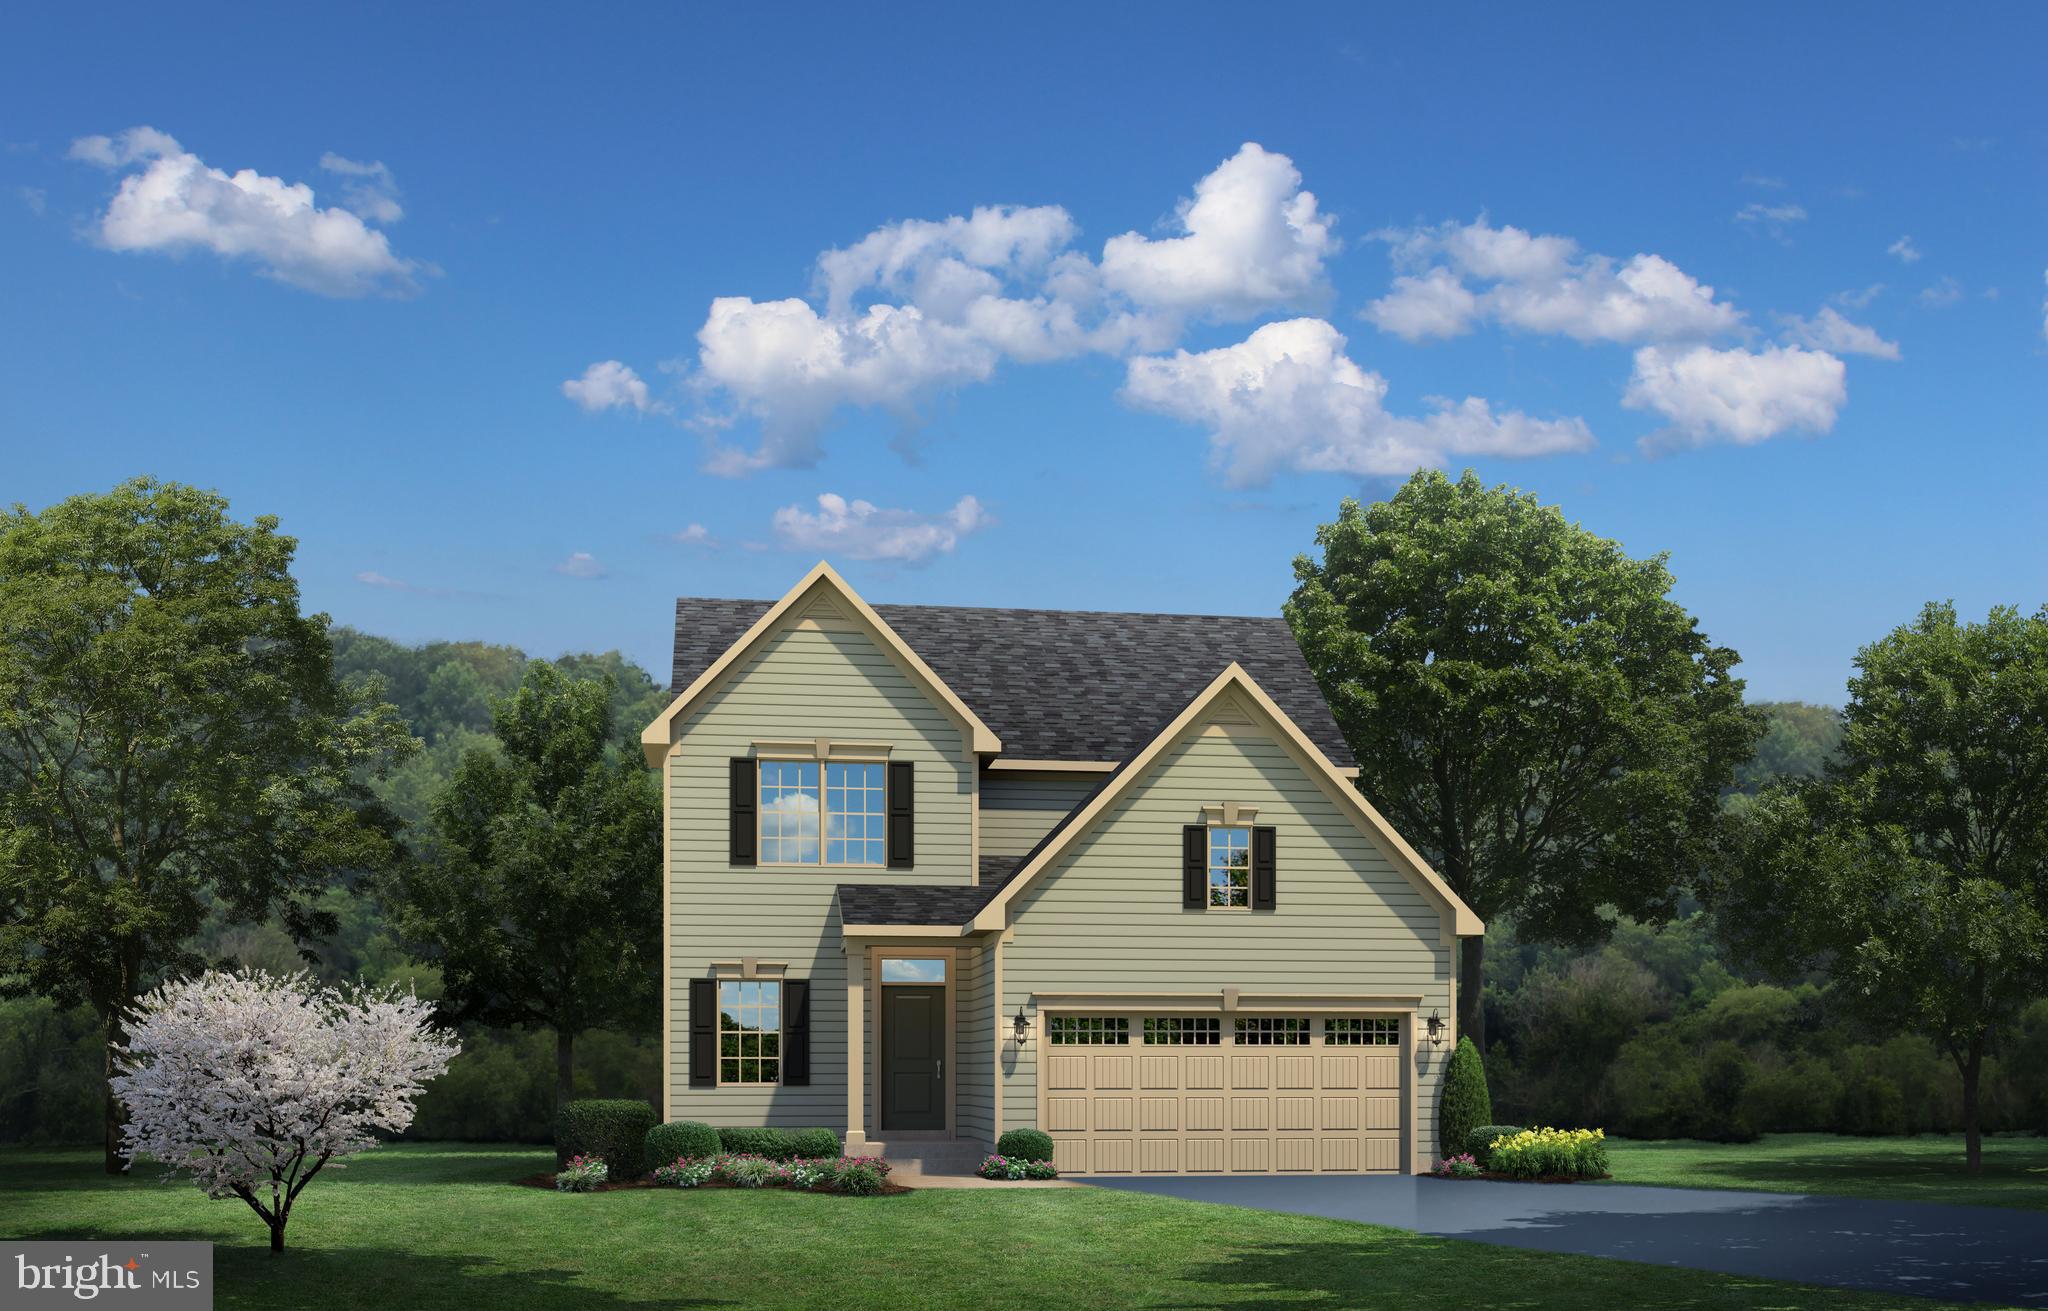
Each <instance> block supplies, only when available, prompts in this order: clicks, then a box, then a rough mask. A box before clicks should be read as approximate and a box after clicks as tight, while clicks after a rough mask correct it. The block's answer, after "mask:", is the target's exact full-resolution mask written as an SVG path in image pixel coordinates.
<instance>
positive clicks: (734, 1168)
mask: <svg viewBox="0 0 2048 1311" xmlns="http://www.w3.org/2000/svg"><path fill="white" fill-rule="evenodd" d="M717 1169H718V1177H719V1178H721V1179H723V1180H725V1181H726V1182H727V1183H729V1184H732V1185H733V1186H735V1187H738V1188H759V1187H761V1186H762V1185H763V1184H766V1183H768V1182H769V1181H770V1180H772V1179H774V1178H776V1177H777V1175H778V1173H779V1171H780V1167H779V1165H778V1163H777V1162H775V1161H771V1160H769V1159H768V1158H767V1157H765V1156H753V1155H746V1156H721V1157H719V1158H718V1162H717Z"/></svg>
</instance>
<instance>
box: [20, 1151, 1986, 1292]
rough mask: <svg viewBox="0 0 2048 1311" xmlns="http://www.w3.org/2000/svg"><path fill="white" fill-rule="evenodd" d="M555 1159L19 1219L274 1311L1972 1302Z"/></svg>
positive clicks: (1289, 1221)
mask: <svg viewBox="0 0 2048 1311" xmlns="http://www.w3.org/2000/svg"><path fill="white" fill-rule="evenodd" d="M549 1167H550V1158H549V1156H548V1154H547V1153H546V1152H545V1151H544V1150H537V1149H533V1148H492V1147H466V1146H450V1145H435V1144H418V1145H407V1146H401V1147H392V1148H385V1149H382V1150H380V1151H376V1152H372V1153H370V1154H369V1155H367V1156H365V1157H362V1158H359V1159H358V1161H357V1163H356V1164H355V1165H353V1166H351V1167H350V1168H349V1169H348V1170H347V1171H345V1172H344V1173H342V1174H340V1175H338V1176H335V1177H333V1178H332V1179H329V1178H327V1177H322V1178H321V1179H320V1180H318V1181H316V1182H315V1183H314V1184H313V1185H312V1187H311V1188H309V1189H308V1190H307V1192H306V1194H305V1196H304V1197H303V1198H301V1200H300V1202H299V1205H298V1207H297V1209H296V1210H295V1211H294V1212H293V1216H292V1227H291V1231H290V1235H289V1240H288V1241H289V1242H290V1243H291V1244H292V1249H291V1250H289V1251H287V1252H286V1253H285V1254H284V1255H283V1256H281V1257H272V1256H271V1255H270V1253H269V1252H268V1250H267V1249H266V1247H265V1242H266V1239H265V1234H264V1230H263V1227H262V1225H261V1224H260V1223H259V1222H258V1221H257V1220H256V1218H255V1217H254V1216H253V1215H251V1214H250V1213H249V1211H248V1209H247V1208H246V1207H244V1206H243V1205H242V1204H241V1203H240V1202H227V1201H224V1202H209V1201H207V1200H206V1199H205V1198H203V1197H201V1196H200V1195H199V1193H198V1191H197V1190H196V1189H194V1188H193V1187H192V1186H191V1185H190V1184H189V1183H183V1182H180V1183H175V1184H162V1183H159V1182H157V1179H156V1176H155V1172H153V1171H151V1172H147V1173H143V1174H140V1175H139V1176H137V1177H131V1178H127V1179H120V1180H108V1179H107V1178H105V1176H103V1175H101V1174H100V1173H99V1165H98V1156H97V1153H93V1152H80V1151H66V1152H47V1151H29V1150H21V1149H5V1150H0V1233H4V1234H5V1235H7V1236H9V1237H15V1238H65V1237H84V1236H95V1235H134V1236H136V1237H161V1238H197V1239H211V1240H212V1241H214V1242H216V1243H219V1244H222V1246H220V1247H219V1248H217V1249H216V1252H215V1258H214V1270H215V1272H216V1277H217V1282H218V1284H219V1297H218V1300H217V1305H219V1306H221V1307H223V1308H232V1307H250V1308H261V1309H262V1311H284V1309H286V1308H293V1307H307V1308H322V1309H328V1308H332V1309H334V1311H343V1309H345V1308H354V1307H362V1308H372V1309H374V1311H396V1309H399V1308H403V1309H405V1311H413V1309H416V1308H438V1307H447V1308H465V1309H466V1308H473V1307H480V1306H481V1307H489V1308H491V1311H517V1309H518V1308H527V1307H531V1308H548V1309H549V1311H557V1309H566V1311H586V1309H594V1308H607V1307H624V1306H670V1307H710V1306H734V1307H737V1306H747V1307H800V1306H801V1307H831V1308H834V1311H842V1309H844V1308H861V1307H877V1308H881V1307H886V1308H890V1309H891V1311H905V1309H907V1308H920V1307H934V1308H937V1307H960V1306H973V1307H1103V1308H1112V1307H1113V1308H1129V1307H1161V1308H1164V1307H1194V1308H1210V1307H1216V1308H1223V1307H1260V1308H1285V1307H1308V1308H1329V1309H1331V1311H1336V1309H1338V1308H1352V1307H1399V1308H1402V1311H1436V1309H1438V1308H1441V1309H1443V1311H1451V1309H1452V1308H1458V1309H1459V1311H1462V1309H1463V1308H1467V1307H1471V1306H1486V1307H1489V1308H1527V1309H1530V1311H1541V1309H1543V1308H1553V1307H1554V1308H1572V1309H1573V1311H1581V1309H1582V1308H1585V1307H1589V1306H1629V1307H1673V1308H1703V1309H1704V1308H1731V1309H1732V1308H1756V1309H1762V1308H1773V1309H1776V1308H1783V1309H1785V1311H1792V1309H1793V1308H1814V1307H1818V1308H1839V1309H1841V1311H1874V1309H1875V1308H1879V1307H1891V1308H1911V1309H1912V1311H1936V1308H1940V1307H1944V1306H1948V1305H1949V1304H1946V1303H1935V1302H1927V1301H1922V1300H1920V1299H1917V1298H1902V1297H1885V1296H1880V1295H1876V1294H1869V1293H1849V1292H1840V1291H1835V1290H1829V1289H1817V1288H1804V1287H1800V1286H1798V1285H1793V1284H1781V1283H1773V1282H1769V1281H1766V1280H1758V1279H1743V1278H1737V1277H1733V1276H1727V1275H1713V1274H1703V1273H1700V1272H1697V1271H1692V1270H1675V1269H1667V1268H1663V1267H1653V1266H1641V1265H1629V1264H1626V1263H1623V1262H1617V1261H1603V1260H1599V1259H1596V1258H1592V1257H1579V1256H1560V1255H1552V1254H1549V1253H1543V1252H1529V1251H1522V1250H1517V1249H1511V1248H1502V1247H1488V1246H1484V1245H1481V1244H1475V1243H1464V1242H1458V1241H1455V1240H1451V1239H1443V1238H1430V1237H1425V1236H1422V1235H1417V1234H1410V1233H1405V1232H1402V1231H1399V1230H1393V1229H1380V1228H1373V1227H1370V1226H1366V1225H1356V1224H1349V1223H1345V1222H1342V1221H1336V1220H1319V1219H1312V1218H1307V1217H1300V1216H1286V1215H1273V1214H1268V1213H1265V1212H1258V1211H1245V1210H1237V1209H1232V1208H1224V1207H1215V1206H1208V1205H1203V1204H1200V1203H1194V1202H1183V1201H1177V1200H1174V1199H1171V1198H1163V1197H1148V1196H1144V1195H1142V1194H1137V1193H1123V1192H1111V1191H1108V1190H1104V1189H1093V1188H1085V1189H1057V1190H1050V1191H1019V1192H1004V1191H1001V1190H999V1189H989V1190H979V1191H954V1192H942V1191H938V1190H930V1191H921V1192H917V1193H914V1194H910V1195H908V1196H901V1197H879V1198H844V1197H832V1196H815V1195H810V1194H804V1193H789V1192H760V1193H753V1192H737V1191H730V1190H720V1191H715V1192H712V1191H692V1192H682V1191H674V1190H659V1191H656V1190H640V1191H630V1192H616V1193H600V1194H590V1195H583V1196H573V1195H566V1194H558V1193H551V1192H542V1191H540V1190H537V1189H532V1188H517V1187H513V1186H512V1185H511V1184H510V1183H509V1182H508V1181H509V1180H512V1179H516V1178H519V1177H520V1176H522V1175H530V1174H533V1173H535V1172H536V1171H538V1170H543V1169H547V1168H549ZM1531 1186H1532V1187H1534V1186H1536V1185H1531Z"/></svg>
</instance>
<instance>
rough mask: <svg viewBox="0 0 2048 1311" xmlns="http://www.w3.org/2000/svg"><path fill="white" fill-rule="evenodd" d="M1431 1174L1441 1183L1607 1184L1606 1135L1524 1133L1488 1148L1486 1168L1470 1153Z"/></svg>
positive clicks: (1570, 1131)
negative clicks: (1588, 1181)
mask: <svg viewBox="0 0 2048 1311" xmlns="http://www.w3.org/2000/svg"><path fill="white" fill-rule="evenodd" d="M1431 1173H1433V1174H1435V1175H1436V1176H1437V1177H1438V1178H1440V1179H1509V1180H1515V1181H1517V1182H1521V1183H1573V1182H1576V1181H1578V1180H1581V1179H1605V1178H1607V1177H1608V1173H1607V1135H1606V1134H1605V1133H1603V1132H1602V1131H1600V1130H1598V1129H1522V1130H1519V1131H1517V1132H1515V1133H1512V1134H1503V1135H1501V1136H1500V1137H1498V1138H1495V1139H1494V1140H1493V1141H1492V1142H1490V1143H1488V1144H1487V1145H1486V1165H1485V1166H1484V1167H1481V1166H1480V1164H1479V1162H1478V1161H1477V1160H1476V1159H1475V1158H1474V1157H1473V1156H1472V1154H1471V1153H1470V1152H1466V1153H1462V1154H1460V1155H1458V1156H1452V1157H1447V1158H1445V1159H1444V1160H1442V1161H1439V1162H1437V1166H1436V1169H1435V1170H1433V1171H1431Z"/></svg>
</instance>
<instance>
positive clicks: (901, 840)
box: [889, 760, 917, 869]
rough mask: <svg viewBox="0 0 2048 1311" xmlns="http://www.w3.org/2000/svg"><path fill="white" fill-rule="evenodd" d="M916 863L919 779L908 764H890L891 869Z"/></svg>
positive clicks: (894, 761)
mask: <svg viewBox="0 0 2048 1311" xmlns="http://www.w3.org/2000/svg"><path fill="white" fill-rule="evenodd" d="M916 863H917V776H916V774H915V772H914V771H913V769H912V767H911V763H910V762H909V761H908V760H892V761H890V762H889V868H890V869H910V868H912V867H913V866H914V865H915V864H916Z"/></svg>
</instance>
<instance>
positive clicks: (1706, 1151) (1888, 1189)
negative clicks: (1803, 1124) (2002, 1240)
mask: <svg viewBox="0 0 2048 1311" xmlns="http://www.w3.org/2000/svg"><path fill="white" fill-rule="evenodd" d="M1607 1149H1608V1157H1609V1159H1610V1162H1611V1165H1610V1168H1611V1169H1612V1170H1613V1172H1614V1179H1615V1182H1617V1183H1625V1184H1666V1185H1671V1186H1674V1187H1684V1188H1754V1189H1760V1190H1762V1191H1765V1192H1773V1193H1833V1194H1835V1195H1836V1196H1840V1197H1884V1198H1891V1199H1894V1200H1899V1201H1912V1202H1956V1203H1961V1204H1964V1205H1970V1206H2017V1207H2024V1208H2026V1209H2029V1210H2035V1211H2048V1138H2036V1137H2032V1136H2030V1135H2029V1136H2022V1135H2016V1134H2001V1135H1999V1136H1997V1137H1990V1138H1986V1139H1985V1140H1984V1173H1982V1174H1980V1175H1975V1176H1972V1175H1971V1174H1969V1173H1968V1172H1967V1171H1965V1170H1964V1169H1963V1139H1962V1135H1960V1134H1955V1135H1939V1134H1929V1135H1926V1136H1923V1137H1919V1138H1838V1137H1836V1136H1834V1135H1832V1134H1819V1133H1788V1134H1771V1135H1769V1136H1767V1137H1765V1138H1763V1139H1761V1140H1759V1141H1757V1142H1753V1143H1701V1142H1691V1141H1683V1140H1679V1141H1671V1142H1631V1141H1628V1140H1627V1139H1621V1138H1613V1139H1609V1140H1608V1143H1607Z"/></svg>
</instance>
